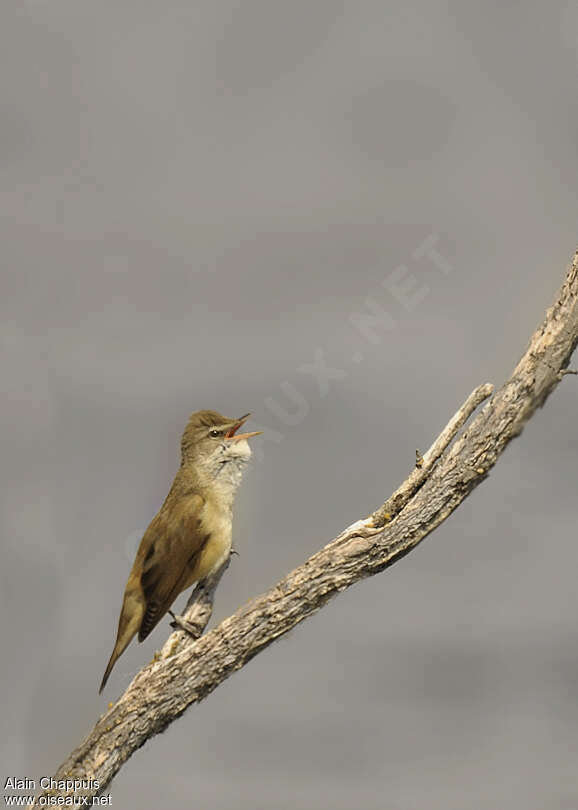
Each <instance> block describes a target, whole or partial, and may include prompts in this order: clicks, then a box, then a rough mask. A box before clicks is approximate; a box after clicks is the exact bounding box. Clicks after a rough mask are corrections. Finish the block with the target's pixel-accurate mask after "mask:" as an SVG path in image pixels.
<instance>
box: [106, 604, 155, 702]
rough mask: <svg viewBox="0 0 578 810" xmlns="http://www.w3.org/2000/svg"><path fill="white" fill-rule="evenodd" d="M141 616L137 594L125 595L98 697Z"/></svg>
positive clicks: (132, 635) (142, 606)
mask: <svg viewBox="0 0 578 810" xmlns="http://www.w3.org/2000/svg"><path fill="white" fill-rule="evenodd" d="M143 614H144V605H143V604H142V599H139V597H138V595H137V594H134V593H125V595H124V601H123V603H122V610H121V612H120V618H119V620H118V631H117V634H116V641H115V644H114V649H113V651H112V655H111V656H110V659H109V662H108V664H107V666H106V669H105V671H104V675H103V678H102V682H101V684H100V689H99V690H98V694H99V695H100V693H101V692H102V690H103V689H104V687H105V686H106V682H107V681H108V677H109V675H110V673H111V672H112V668H113V667H114V665H115V664H116V662H117V660H118V659H119V657H120V656H121V655H122V654H123V652H124V651H125V650H126V648H127V647H128V645H129V644H130V642H131V641H132V639H133V638H134V637H135V635H136V634H137V632H138V629H139V627H140V624H141V621H142V617H143Z"/></svg>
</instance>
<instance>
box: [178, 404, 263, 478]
mask: <svg viewBox="0 0 578 810" xmlns="http://www.w3.org/2000/svg"><path fill="white" fill-rule="evenodd" d="M250 415H251V414H250V413H246V414H245V415H244V416H241V417H240V418H239V419H228V418H227V417H226V416H223V415H222V414H220V413H218V412H217V411H196V412H195V413H193V414H192V415H191V417H190V419H189V421H188V423H187V426H186V428H185V432H184V433H183V438H182V439H181V454H182V459H183V463H193V464H195V465H196V466H197V468H200V469H204V470H205V471H207V472H209V473H210V474H211V476H212V477H216V476H217V475H219V474H220V470H221V468H222V467H223V466H224V465H226V464H227V463H228V462H235V465H234V466H237V465H238V464H241V465H243V464H244V463H245V462H247V461H248V460H249V457H250V456H251V448H250V447H249V443H248V442H247V439H250V438H251V437H252V436H258V435H259V434H260V433H262V431H260V430H255V431H253V432H251V433H238V430H239V428H241V427H242V426H243V425H244V424H245V422H246V421H247V419H248V418H249V416H250ZM200 469H199V472H200Z"/></svg>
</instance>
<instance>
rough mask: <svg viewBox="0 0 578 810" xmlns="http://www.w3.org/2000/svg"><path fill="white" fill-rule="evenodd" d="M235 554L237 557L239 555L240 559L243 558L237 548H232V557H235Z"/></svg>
mask: <svg viewBox="0 0 578 810" xmlns="http://www.w3.org/2000/svg"><path fill="white" fill-rule="evenodd" d="M233 554H236V555H237V557H240V556H241V555H240V554H239V552H238V551H237V549H236V548H232V549H231V557H232V556H233Z"/></svg>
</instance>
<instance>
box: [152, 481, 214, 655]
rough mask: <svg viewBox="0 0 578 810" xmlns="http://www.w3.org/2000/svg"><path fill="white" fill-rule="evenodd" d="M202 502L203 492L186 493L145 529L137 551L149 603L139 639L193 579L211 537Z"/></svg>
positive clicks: (156, 622) (154, 624)
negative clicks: (207, 530) (184, 496)
mask: <svg viewBox="0 0 578 810" xmlns="http://www.w3.org/2000/svg"><path fill="white" fill-rule="evenodd" d="M203 504H204V501H203V498H202V497H201V496H200V495H198V494H196V495H193V496H187V497H186V498H183V499H182V500H181V501H180V502H179V503H178V504H172V506H171V508H170V509H168V510H166V512H162V511H161V512H160V513H159V514H158V515H157V516H156V517H155V518H154V519H153V521H152V523H151V525H150V526H149V528H148V529H147V531H146V532H145V535H144V537H143V539H142V542H141V547H140V548H139V552H138V555H137V556H140V557H141V559H142V570H141V575H140V583H141V587H142V593H143V596H144V600H145V606H146V608H145V613H144V616H143V619H142V622H141V625H140V628H139V633H138V640H139V641H143V639H145V638H146V637H147V636H148V635H149V633H150V632H151V630H152V629H153V628H154V627H156V625H157V624H158V623H159V621H160V620H161V619H162V617H163V616H164V615H165V613H166V612H167V610H168V609H169V608H170V606H171V605H172V603H173V602H174V600H175V599H176V597H177V596H178V595H179V593H181V591H183V590H184V589H185V588H187V587H188V586H189V584H191V582H192V581H194V579H193V580H191V577H192V576H193V575H194V571H195V567H196V564H197V560H198V557H199V555H200V553H201V551H202V549H203V547H204V545H205V543H206V542H207V539H208V534H207V532H206V531H204V529H203V525H202V521H201V509H202V507H203Z"/></svg>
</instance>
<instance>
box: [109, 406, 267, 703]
mask: <svg viewBox="0 0 578 810" xmlns="http://www.w3.org/2000/svg"><path fill="white" fill-rule="evenodd" d="M248 416H249V414H246V415H245V416H243V417H241V418H240V419H227V418H226V417H224V416H222V415H221V414H220V413H217V412H216V411H197V412H196V413H194V414H193V415H192V416H191V418H190V419H189V422H188V424H187V427H186V428H185V432H184V433H183V437H182V439H181V466H180V468H179V470H178V472H177V474H176V476H175V479H174V481H173V484H172V486H171V489H170V492H169V494H168V495H167V497H166V499H165V502H164V503H163V505H162V507H161V509H160V510H159V512H158V513H157V515H155V517H154V518H153V519H152V521H151V523H150V525H149V527H148V529H147V530H146V532H145V533H144V536H143V538H142V540H141V542H140V545H139V548H138V551H137V554H136V557H135V561H134V563H133V566H132V569H131V572H130V574H129V577H128V581H127V584H126V588H125V592H124V599H123V603H122V609H121V612H120V618H119V621H118V631H117V636H116V642H115V645H114V649H113V651H112V655H111V656H110V660H109V662H108V665H107V667H106V671H105V673H104V677H103V679H102V683H101V685H100V690H99V691H100V692H102V690H103V689H104V687H105V684H106V682H107V680H108V677H109V675H110V673H111V671H112V668H113V667H114V665H115V663H116V661H117V660H118V658H119V656H120V655H122V653H123V652H124V651H125V649H126V648H127V646H128V645H129V643H130V642H131V641H132V639H133V638H134V636H135V635H137V633H138V640H139V641H143V640H144V639H145V638H146V637H147V636H148V635H149V633H150V632H151V631H152V630H153V628H154V627H156V625H157V624H158V623H159V621H160V620H161V619H162V617H163V616H164V615H165V613H166V612H167V611H168V610H169V608H170V607H171V605H172V603H173V601H174V600H175V599H176V597H177V596H178V595H179V594H180V593H181V592H182V591H184V590H186V589H187V588H189V587H190V586H191V585H192V584H193V583H195V582H197V581H198V580H200V579H203V578H204V577H206V576H207V575H208V574H210V573H211V572H213V571H215V570H216V569H217V568H218V567H219V566H220V565H221V564H222V563H223V562H224V561H225V559H226V558H227V556H228V554H229V553H230V550H231V518H232V504H233V498H234V494H235V490H236V489H237V487H238V485H239V483H240V481H241V477H242V474H243V469H244V467H245V465H246V463H247V461H248V460H249V457H250V455H251V451H250V449H249V445H248V443H247V441H246V440H247V439H248V438H250V437H251V436H256V435H257V434H258V433H259V431H256V432H253V433H243V434H238V433H237V432H236V431H237V430H238V429H239V428H240V427H241V425H242V424H243V423H244V422H245V420H246V419H247V418H248Z"/></svg>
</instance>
